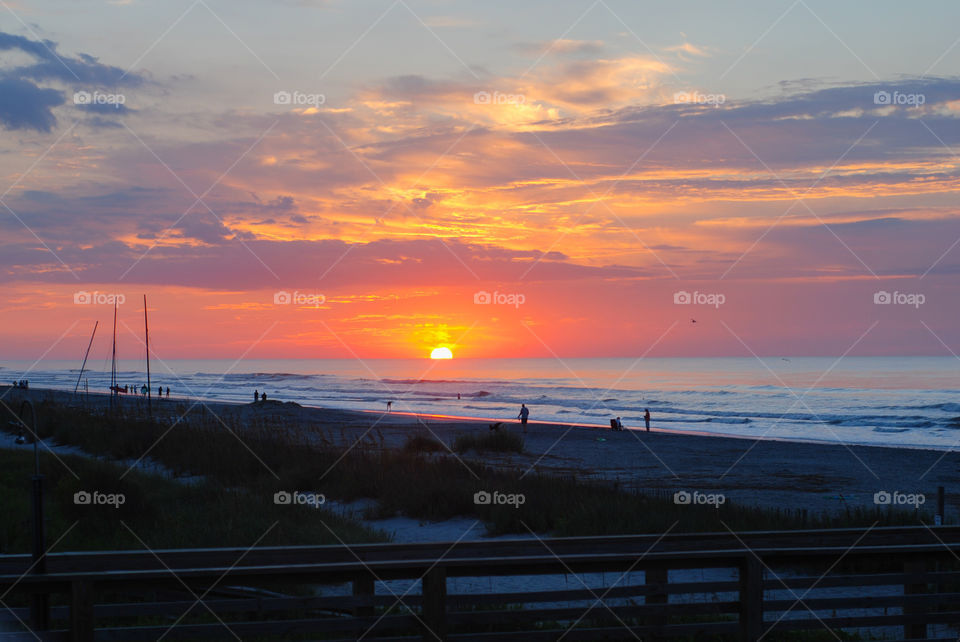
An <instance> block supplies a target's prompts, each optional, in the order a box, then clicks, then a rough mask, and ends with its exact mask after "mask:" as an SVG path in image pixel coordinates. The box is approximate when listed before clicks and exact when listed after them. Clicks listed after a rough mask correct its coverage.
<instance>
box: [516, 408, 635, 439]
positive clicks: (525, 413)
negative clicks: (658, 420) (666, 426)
mask: <svg viewBox="0 0 960 642" xmlns="http://www.w3.org/2000/svg"><path fill="white" fill-rule="evenodd" d="M529 418H530V409H529V408H527V404H524V403H522V404H520V414H519V415H517V419H519V420H520V425H521V426H522V427H523V432H527V420H528V419H529ZM643 423H644V425H646V428H647V432H650V409H649V408H644V409H643ZM610 428H612V429H613V430H623V420H622V419H620V417H617V418H616V419H611V420H610Z"/></svg>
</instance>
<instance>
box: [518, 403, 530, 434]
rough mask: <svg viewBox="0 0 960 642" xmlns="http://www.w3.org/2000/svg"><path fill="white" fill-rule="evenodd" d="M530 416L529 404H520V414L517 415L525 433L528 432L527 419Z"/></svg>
mask: <svg viewBox="0 0 960 642" xmlns="http://www.w3.org/2000/svg"><path fill="white" fill-rule="evenodd" d="M529 416H530V409H529V408H527V404H523V403H522V404H520V414H519V415H517V419H519V420H520V425H521V426H523V432H527V418H528V417H529Z"/></svg>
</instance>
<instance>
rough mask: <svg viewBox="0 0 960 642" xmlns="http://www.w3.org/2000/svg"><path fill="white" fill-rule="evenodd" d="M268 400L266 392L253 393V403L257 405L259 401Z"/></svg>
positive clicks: (257, 391) (256, 391)
mask: <svg viewBox="0 0 960 642" xmlns="http://www.w3.org/2000/svg"><path fill="white" fill-rule="evenodd" d="M266 400H267V393H266V392H260V391H259V390H254V391H253V403H257V402H258V401H266Z"/></svg>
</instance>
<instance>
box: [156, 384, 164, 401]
mask: <svg viewBox="0 0 960 642" xmlns="http://www.w3.org/2000/svg"><path fill="white" fill-rule="evenodd" d="M162 398H163V386H157V399H162Z"/></svg>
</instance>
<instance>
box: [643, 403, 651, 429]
mask: <svg viewBox="0 0 960 642" xmlns="http://www.w3.org/2000/svg"><path fill="white" fill-rule="evenodd" d="M643 423H644V424H646V426H647V432H650V409H649V408H644V409H643Z"/></svg>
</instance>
